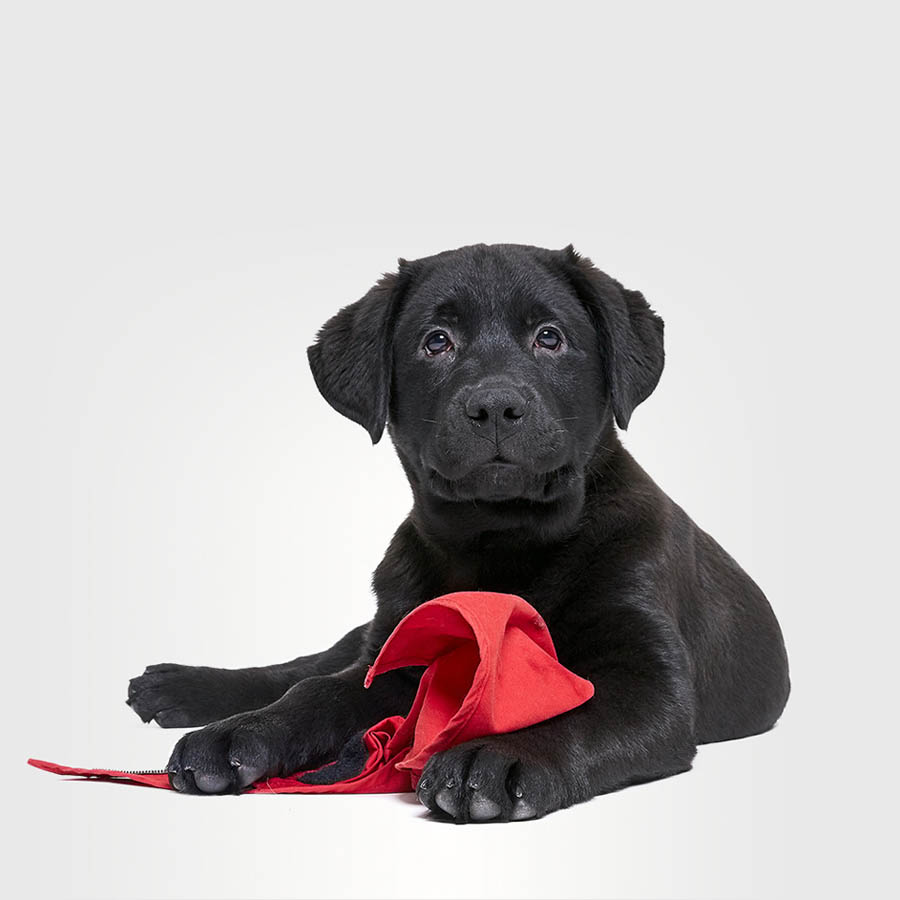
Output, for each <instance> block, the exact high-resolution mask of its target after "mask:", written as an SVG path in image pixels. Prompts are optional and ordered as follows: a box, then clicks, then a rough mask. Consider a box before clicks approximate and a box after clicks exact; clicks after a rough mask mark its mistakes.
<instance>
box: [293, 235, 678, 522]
mask: <svg viewBox="0 0 900 900" xmlns="http://www.w3.org/2000/svg"><path fill="white" fill-rule="evenodd" d="M662 332H663V323H662V320H661V319H659V318H658V317H657V316H656V315H655V314H654V313H653V312H652V311H651V310H650V307H649V306H648V305H647V303H646V301H645V300H644V298H643V297H642V296H641V295H640V294H639V293H636V292H634V291H628V290H626V289H625V288H623V287H622V286H621V285H620V284H619V283H618V282H616V281H614V280H613V279H612V278H610V277H608V276H607V275H605V274H603V273H602V272H600V271H599V270H598V269H596V268H595V267H594V266H593V264H592V263H591V261H590V260H588V259H586V258H584V257H580V256H579V255H578V254H577V253H576V252H575V251H574V250H573V249H572V247H571V246H570V247H566V248H565V249H564V250H560V251H550V250H543V249H540V248H537V247H526V246H519V245H509V244H500V245H493V246H486V245H477V246H472V247H463V248H461V249H459V250H453V251H450V252H447V253H440V254H438V255H436V256H431V257H427V258H424V259H420V260H416V261H413V262H407V261H405V260H400V266H399V271H398V272H397V273H396V274H392V275H386V276H385V277H384V278H383V279H382V280H381V281H380V282H378V284H376V285H375V287H373V288H372V289H371V290H370V291H369V293H368V294H366V296H365V297H363V298H362V299H361V300H359V301H358V302H356V303H354V304H352V305H350V306H347V307H345V308H344V309H342V310H341V311H340V312H339V313H338V314H337V315H336V316H335V317H334V318H332V319H331V320H330V321H329V322H327V323H326V324H325V325H324V327H323V328H322V329H321V331H320V332H319V335H318V339H317V341H316V343H315V344H314V345H313V346H312V347H310V349H309V360H310V365H311V367H312V371H313V375H314V377H315V379H316V383H317V385H318V387H319V390H320V391H321V392H322V394H323V395H324V397H325V399H326V400H327V401H328V402H329V403H330V404H331V405H332V406H333V407H334V408H335V409H336V410H338V412H340V413H342V414H344V415H345V416H348V417H349V418H351V419H353V420H354V421H355V422H358V423H359V424H361V425H362V426H363V427H365V428H366V429H367V431H368V432H369V434H370V435H371V437H372V440H373V442H377V441H378V440H379V439H380V438H381V435H382V433H383V431H384V428H385V424H386V423H387V424H388V426H389V429H390V434H391V437H392V439H393V441H394V443H395V445H396V447H397V449H398V452H399V453H400V456H401V459H402V460H403V463H404V466H405V467H406V470H407V474H408V475H409V476H410V478H411V480H412V481H413V486H414V489H415V488H416V487H418V488H420V489H422V490H425V491H427V492H429V493H430V494H431V495H433V496H436V497H439V498H441V499H443V500H447V501H456V500H460V501H472V500H475V501H483V502H485V503H489V504H503V503H510V502H521V501H528V502H529V503H531V504H535V503H538V504H540V503H544V504H548V505H549V504H553V503H554V502H557V501H559V499H560V498H561V497H564V496H565V495H566V494H567V493H570V492H571V491H572V490H573V488H574V487H577V486H578V485H580V484H581V482H582V479H583V474H584V469H585V467H586V465H587V463H588V462H589V460H590V459H591V457H592V456H593V454H594V453H595V451H596V449H597V446H598V443H599V442H600V440H601V436H602V434H603V433H604V431H605V430H607V429H609V428H611V423H612V419H613V418H615V421H616V422H617V423H618V425H619V427H621V428H625V427H627V425H628V421H629V419H630V417H631V413H632V411H633V410H634V408H635V407H636V406H637V405H638V404H639V403H640V402H641V401H643V400H645V399H646V398H647V397H648V396H649V395H650V393H651V392H652V391H653V389H654V388H655V387H656V383H657V381H658V380H659V377H660V374H661V372H662V367H663V337H662Z"/></svg>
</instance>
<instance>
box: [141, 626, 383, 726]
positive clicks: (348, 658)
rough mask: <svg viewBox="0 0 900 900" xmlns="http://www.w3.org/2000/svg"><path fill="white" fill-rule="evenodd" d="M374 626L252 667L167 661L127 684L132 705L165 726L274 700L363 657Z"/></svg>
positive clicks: (210, 718) (197, 721)
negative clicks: (305, 652)
mask: <svg viewBox="0 0 900 900" xmlns="http://www.w3.org/2000/svg"><path fill="white" fill-rule="evenodd" d="M368 631H369V625H368V624H367V625H360V626H359V627H358V628H354V629H353V631H351V632H349V633H348V634H346V635H344V637H342V638H341V639H340V640H339V641H338V642H337V643H336V644H335V645H334V646H333V647H331V648H329V649H328V650H323V651H322V652H321V653H313V654H311V655H309V656H301V657H298V658H297V659H294V660H291V662H287V663H280V664H278V665H274V666H259V667H254V668H249V669H215V668H211V667H209V666H181V665H177V664H175V663H162V664H161V665H155V666H148V667H147V668H146V669H144V673H143V674H142V675H138V676H137V677H136V678H132V679H131V681H130V682H129V683H128V700H127V703H128V705H129V706H130V707H131V708H132V709H133V710H134V711H135V712H136V713H137V714H138V715H139V716H140V717H141V719H142V720H143V721H144V722H149V721H151V720H154V721H155V722H157V724H159V725H160V726H162V727H163V728H187V727H191V726H195V725H206V724H207V723H208V722H216V721H218V720H219V719H224V718H226V717H227V716H233V715H235V714H236V713H242V712H248V711H249V710H253V709H261V708H262V707H264V706H267V705H268V704H270V703H273V702H274V701H275V700H277V699H278V698H279V697H281V696H282V694H284V692H285V691H287V690H288V688H290V687H291V686H292V685H295V684H297V682H299V681H302V680H303V679H304V678H310V677H311V676H313V675H330V674H332V673H334V672H340V671H341V670H342V669H344V668H346V667H347V666H349V665H351V664H352V663H353V662H354V661H355V660H356V659H358V658H359V656H360V653H361V652H362V650H363V647H364V644H365V640H366V635H367V634H368Z"/></svg>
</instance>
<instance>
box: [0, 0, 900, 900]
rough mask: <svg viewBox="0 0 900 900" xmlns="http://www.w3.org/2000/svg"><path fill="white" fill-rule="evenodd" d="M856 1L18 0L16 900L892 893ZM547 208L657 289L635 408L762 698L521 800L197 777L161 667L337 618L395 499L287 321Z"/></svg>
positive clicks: (14, 181) (13, 44) (877, 229)
mask: <svg viewBox="0 0 900 900" xmlns="http://www.w3.org/2000/svg"><path fill="white" fill-rule="evenodd" d="M892 24H893V23H891V22H890V21H889V19H888V15H887V13H886V7H885V8H877V7H874V6H872V7H867V6H866V5H853V6H852V7H851V6H849V5H848V6H845V7H844V8H840V7H839V6H832V5H827V7H823V6H815V7H812V6H811V7H809V8H808V9H807V8H804V7H801V6H794V5H791V4H787V5H779V6H778V7H777V9H776V8H775V7H772V9H771V10H767V9H764V8H760V7H759V6H758V5H756V4H753V5H746V6H744V7H738V6H733V5H730V4H728V5H718V4H716V5H709V6H691V5H685V4H677V5H674V4H659V5H652V4H635V5H631V6H629V7H628V8H627V10H623V9H621V8H618V7H617V6H616V7H612V6H610V7H607V6H605V5H602V4H566V3H555V4H553V5H552V6H551V5H550V4H543V5H531V4H515V5H513V4H509V5H506V4H500V3H497V4H487V5H479V6H475V5H473V6H469V5H466V4H458V5H454V7H453V8H452V9H451V8H450V7H449V6H447V5H440V6H439V5H416V6H413V5H409V6H407V5H400V4H358V5H357V4H351V5H347V4H343V5H335V6H332V7H329V8H328V10H321V9H316V10H313V9H312V5H306V4H292V5H280V4H272V5H269V4H265V5H259V4H253V5H250V4H247V5H240V6H231V5H227V4H214V5H204V4H171V5H170V4H161V5H155V6H153V7H144V6H131V5H125V6H123V5H120V4H113V5H109V6H101V5H95V4H77V5H71V4H65V5H59V6H49V5H42V4H37V5H35V4H28V5H21V6H20V7H19V8H18V9H17V10H11V9H6V10H5V11H4V13H3V24H2V27H0V68H2V73H0V74H2V78H0V84H2V92H3V105H4V110H5V112H4V120H5V125H6V129H5V130H6V138H5V139H4V142H3V147H2V149H0V153H2V154H3V157H4V163H3V166H2V171H0V178H2V180H3V196H4V198H5V199H4V201H3V203H2V206H3V210H2V212H0V215H2V249H3V256H4V262H3V265H2V272H0V278H2V282H3V284H2V291H0V303H2V322H3V326H2V328H0V342H2V348H0V365H2V370H3V371H2V376H3V377H2V382H0V383H2V390H3V407H2V408H3V419H2V426H0V427H2V429H3V440H2V453H3V466H2V469H0V472H2V474H0V477H2V481H3V484H2V529H3V531H2V537H3V540H2V544H0V546H2V548H3V563H2V568H0V574H2V579H3V588H2V598H3V603H4V610H5V612H4V628H3V634H4V645H5V651H4V654H3V665H4V686H5V687H4V701H3V705H4V710H5V713H4V729H3V731H4V737H3V741H2V743H0V746H2V751H3V769H4V772H5V775H6V779H7V782H8V787H7V791H6V799H5V807H6V814H5V816H4V819H5V821H6V829H7V837H6V839H5V840H4V841H3V853H4V856H6V855H7V854H8V856H9V858H8V860H7V861H6V862H5V863H4V871H5V872H6V873H7V874H6V876H5V880H6V881H7V883H8V884H9V885H10V889H11V890H12V889H13V888H14V892H15V893H16V894H17V895H21V896H46V897H51V896H52V897H62V896H76V897H145V896H146V897H150V896H165V897H232V896H254V897H267V896H278V897H290V896H303V897H324V896H327V897H354V896H379V897H463V896H465V897H482V896H490V897H526V896H527V897H551V896H553V897H576V896H577V897H617V896H629V897H643V896H660V897H679V896H704V897H707V896H708V897H712V896H766V897H770V896H785V897H798V896H812V895H815V896H819V897H824V896H846V895H848V894H850V893H853V894H856V895H864V896H876V895H880V894H881V895H884V894H888V893H891V892H892V890H893V889H894V888H895V887H896V875H895V873H894V871H893V869H892V867H891V857H890V854H891V853H892V852H893V841H891V840H890V838H891V832H892V831H893V830H894V829H895V823H894V817H893V814H892V810H893V809H894V808H895V805H896V799H897V797H896V786H895V782H896V779H895V778H894V777H893V774H892V773H893V772H894V771H895V760H894V754H895V748H896V743H895V738H896V725H895V715H896V713H895V708H896V698H895V696H894V694H895V691H894V690H893V686H894V685H896V675H895V671H894V665H895V660H896V652H895V647H896V628H897V625H898V616H897V578H896V574H895V572H894V568H895V565H896V558H897V553H896V548H895V543H896V536H897V524H896V520H895V515H894V511H895V509H896V493H895V487H896V481H895V477H894V474H893V470H894V467H895V463H896V453H897V446H896V443H895V442H894V435H893V432H894V430H895V419H896V396H895V394H896V387H897V378H896V370H895V366H894V363H893V359H894V357H893V354H892V352H891V350H892V348H893V347H894V346H895V342H896V340H897V335H896V323H897V312H896V310H897V306H896V304H897V287H896V274H895V271H894V269H895V260H894V257H895V255H896V246H897V234H896V203H897V191H896V188H897V184H896V178H895V165H896V158H897V151H898V147H897V140H896V130H895V120H896V117H895V115H894V114H893V112H891V109H892V106H893V104H892V99H893V98H892V96H891V94H892V89H891V84H892V81H893V82H895V79H896V75H897V71H896V64H895V62H894V59H893V49H894V48H893V45H892V44H891V42H890V35H891V31H892V27H891V26H892ZM478 241H486V242H493V241H512V242H523V243H534V244H540V245H545V246H550V247H561V246H563V245H565V244H567V243H568V242H570V241H572V242H574V243H575V245H576V247H577V248H578V249H579V250H580V251H582V252H584V253H587V254H588V255H590V256H591V257H592V258H594V259H595V261H596V262H597V263H598V264H599V265H600V266H601V267H602V268H604V269H605V270H607V271H608V272H610V273H611V274H613V275H614V276H616V277H617V278H619V279H620V280H622V281H623V282H624V283H625V284H626V285H628V286H630V287H634V288H638V289H640V290H642V291H643V292H644V293H645V294H646V296H647V297H648V298H649V300H650V302H651V303H652V304H653V305H654V306H655V308H656V309H657V310H658V311H659V312H660V314H661V315H662V316H663V317H664V318H665V320H666V323H667V329H666V339H667V351H668V361H667V366H666V370H665V372H664V374H663V378H662V382H661V384H660V386H659V389H658V390H657V392H656V393H655V394H654V395H653V397H652V398H651V399H650V400H649V401H648V402H647V403H646V404H645V405H644V406H643V407H641V408H640V409H638V410H637V412H636V413H635V415H634V418H633V420H632V425H631V428H630V430H629V431H628V433H627V435H626V436H625V438H624V439H625V442H626V444H627V446H628V447H629V448H630V449H631V450H632V451H633V452H634V454H635V455H636V456H637V458H638V460H639V461H640V462H641V463H642V464H643V465H644V466H645V468H646V469H647V470H648V471H649V472H650V473H651V474H652V475H653V476H654V477H655V478H656V479H657V480H658V482H659V484H660V485H661V486H662V487H663V488H664V489H665V490H666V491H668V492H669V494H670V495H671V496H672V497H673V498H674V499H675V500H676V501H678V502H679V503H681V504H682V505H683V506H684V507H685V508H686V509H687V511H688V512H689V513H690V514H691V515H692V516H693V517H694V518H695V519H696V521H697V522H698V523H699V524H700V525H701V526H702V527H704V528H705V529H707V530H708V531H710V532H711V533H712V534H713V535H714V536H715V537H716V538H717V539H718V540H719V541H720V542H721V543H722V544H723V545H724V547H725V548H726V549H728V550H729V551H730V552H731V553H732V554H733V555H734V556H735V557H736V558H737V559H738V560H739V561H740V562H741V564H742V565H744V566H745V568H746V569H747V571H748V572H750V574H751V575H752V576H753V577H754V578H755V579H756V580H757V581H758V582H759V583H760V585H761V586H762V587H763V589H764V590H765V591H766V593H767V594H768V596H769V598H770V599H771V601H772V604H773V606H774V608H775V610H776V612H777V614H778V616H779V618H780V620H781V623H782V626H783V629H784V632H785V636H786V640H787V645H788V649H789V652H790V656H791V663H792V670H793V682H794V694H793V697H792V699H791V702H790V704H789V706H788V709H787V712H786V714H785V716H784V718H783V720H782V722H781V724H780V725H779V726H778V727H777V728H776V730H775V731H774V732H772V733H770V734H768V735H765V736H762V737H759V738H755V739H751V740H747V741H743V742H739V743H734V744H728V745H719V746H714V747H707V748H703V749H701V751H700V753H699V756H698V757H697V760H696V765H695V769H694V771H693V772H692V773H690V774H687V775H683V776H679V777H678V778H674V779H670V780H668V781H664V782H659V783H657V784H651V785H645V786H642V787H639V788H634V789H631V790H628V791H624V792H621V793H619V794H615V795H612V796H609V797H601V798H599V799H596V800H594V801H593V802H591V803H589V804H586V805H584V806H582V807H579V808H577V809H575V810H571V811H568V812H563V813H559V814H557V815H554V816H551V817H549V818H548V819H546V820H543V821H540V822H535V823H523V824H520V825H513V826H487V827H472V828H468V827H467V828H458V827H450V826H445V825H441V824H436V823H433V822H430V821H428V820H427V819H425V818H423V816H422V811H421V808H420V807H418V806H417V805H416V804H415V803H414V802H412V801H410V800H409V798H406V799H404V798H398V797H300V798H289V797H280V798H279V797H245V798H233V797H225V798H190V797H188V798H185V797H179V796H175V795H170V794H167V793H164V792H154V791H148V790H139V789H137V788H134V789H128V788H122V787H117V786H107V785H86V784H79V783H72V782H66V781H63V780H59V779H55V778H54V777H52V776H49V775H46V774H43V773H39V772H37V771H35V770H31V769H26V768H25V766H24V760H25V758H26V757H27V756H39V757H45V758H50V759H54V760H58V761H61V762H66V763H72V764H81V765H98V766H123V767H127V768H141V767H151V768H152V767H157V766H161V765H164V764H165V761H166V759H167V757H168V753H169V750H170V748H171V745H172V744H173V742H174V740H175V739H176V738H177V736H178V732H174V733H173V732H163V731H161V730H160V729H158V728H156V727H155V726H146V727H145V726H142V725H141V724H140V723H139V722H138V720H137V718H136V717H134V716H133V714H132V713H131V712H130V711H129V710H128V709H127V708H126V707H125V705H124V703H123V701H124V698H125V688H126V682H127V679H128V678H129V677H131V676H132V675H135V674H138V673H139V672H140V671H141V670H142V668H143V667H144V666H145V665H147V664H150V663H156V662H162V661H178V662H192V663H202V664H211V665H225V666H229V665H234V666H238V665H252V664H263V663H269V662H275V661H278V660H283V659H287V658H290V657H292V656H295V655H297V654H298V653H301V652H304V651H314V650H318V649H321V648H323V647H325V646H327V645H328V644H330V643H331V642H332V641H333V640H334V639H335V638H336V637H337V636H339V635H340V634H343V632H344V631H346V630H347V629H349V628H350V627H352V626H353V625H356V624H358V623H360V622H363V621H365V620H367V618H368V617H369V616H370V615H371V611H372V604H373V601H372V598H371V596H370V593H369V587H368V584H369V578H370V574H371V571H372V569H373V568H374V566H375V565H376V564H377V562H378V561H379V559H380V555H381V553H382V552H383V550H384V548H385V546H386V545H387V542H388V540H389V539H390V537H391V534H392V532H393V529H394V528H395V527H396V525H397V524H398V523H399V522H400V521H401V519H402V517H403V516H404V515H405V513H406V511H407V509H408V507H409V503H410V497H409V492H408V489H407V487H406V485H405V482H404V479H403V477H402V473H401V470H400V467H399V464H398V463H397V462H396V460H395V458H394V456H393V454H392V451H391V448H390V445H389V442H388V441H384V442H383V443H382V444H381V445H379V446H378V447H377V448H375V449H373V448H372V447H371V446H370V443H369V440H368V437H367V436H366V434H365V433H364V432H363V430H362V429H360V428H358V427H357V426H355V425H353V424H351V423H350V422H348V421H345V420H342V419H341V418H340V417H339V416H338V415H337V414H336V413H334V412H333V411H332V410H331V409H330V408H329V407H328V406H327V405H326V404H325V402H324V401H323V400H322V399H321V398H320V397H319V396H318V394H317V392H316V390H315V387H314V385H313V381H312V377H311V376H310V374H309V371H308V369H307V367H306V362H305V354H304V351H305V347H306V345H307V344H308V343H309V342H310V341H311V340H312V338H313V336H314V333H315V330H316V329H317V327H318V326H319V325H320V324H321V323H322V322H323V321H324V320H325V319H326V318H327V317H328V316H329V315H331V314H332V313H333V312H334V311H335V310H336V309H337V308H338V307H340V306H341V305H342V304H344V303H347V302H350V301H352V300H355V299H357V298H358V297H359V296H361V295H362V294H363V293H364V292H365V291H366V289H367V288H368V287H369V285H370V284H371V283H372V282H373V281H374V280H375V279H376V278H377V277H378V276H379V274H380V273H381V272H383V271H385V270H389V269H391V268H392V266H393V265H394V262H395V259H396V257H397V256H400V255H402V256H405V257H410V258H413V257H416V256H421V255H426V254H430V253H433V252H437V251H439V250H442V249H446V248H450V247H455V246H459V245H461V244H466V243H472V242H478Z"/></svg>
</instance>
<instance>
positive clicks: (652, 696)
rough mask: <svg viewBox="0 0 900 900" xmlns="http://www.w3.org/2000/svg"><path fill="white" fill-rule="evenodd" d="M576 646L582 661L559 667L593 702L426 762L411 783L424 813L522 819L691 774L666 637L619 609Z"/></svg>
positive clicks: (681, 657)
mask: <svg viewBox="0 0 900 900" xmlns="http://www.w3.org/2000/svg"><path fill="white" fill-rule="evenodd" d="M654 618H655V617H654ZM577 643H578V644H579V645H580V652H581V653H582V654H583V656H582V659H581V660H579V659H578V658H577V656H576V658H567V659H563V660H562V661H563V662H564V664H565V665H567V666H568V667H569V668H571V669H573V671H576V672H578V674H580V675H583V676H585V677H587V678H589V679H590V681H591V682H592V683H593V684H594V688H595V693H594V696H593V697H592V698H591V699H590V700H588V701H587V702H586V703H584V704H583V705H582V706H579V707H577V708H576V709H573V710H571V711H570V712H568V713H564V714H563V715H561V716H557V717H556V718H554V719H550V720H548V721H546V722H542V723H540V724H538V725H534V726H532V727H530V728H523V729H522V730H520V731H516V732H511V733H509V734H501V735H496V736H492V737H487V738H482V739H479V740H473V741H468V742H466V743H464V744H459V745H458V746H456V747H453V748H451V749H450V750H446V751H444V752H443V753H437V754H435V755H434V756H433V757H432V758H431V759H430V760H429V761H428V763H427V765H426V766H425V769H424V771H423V773H422V777H421V779H420V781H419V784H418V790H417V794H418V797H419V800H420V801H421V802H422V803H423V804H425V806H427V807H428V808H429V809H430V810H432V811H433V812H435V813H438V814H439V815H446V816H450V817H451V818H453V819H455V820H456V821H457V822H480V821H489V820H498V821H509V820H516V819H531V818H536V817H540V816H543V815H546V814H547V813H549V812H553V811H554V810H557V809H562V808H564V807H567V806H571V805H572V804H573V803H579V802H581V801H583V800H588V799H589V798H591V797H593V796H595V795H597V794H602V793H606V792H608V791H612V790H616V789H617V788H620V787H624V786H626V785H628V784H635V783H638V782H641V781H649V780H652V779H656V778H663V777H665V776H667V775H675V774H677V773H678V772H683V771H686V770H687V769H689V768H690V767H691V760H692V759H693V757H694V754H695V752H696V744H695V740H694V733H693V723H694V702H693V691H692V686H691V683H690V679H689V670H688V666H687V664H686V657H685V652H684V649H683V646H682V645H681V642H680V640H679V639H678V637H677V634H676V633H675V632H674V629H670V628H668V627H667V626H666V624H665V623H664V622H660V621H659V620H655V621H654V620H653V619H650V618H647V617H646V615H645V614H644V613H642V612H638V611H635V610H628V609H625V610H620V611H619V612H618V613H617V614H615V615H614V616H613V617H612V618H611V619H610V621H608V622H606V623H604V624H598V625H597V626H596V628H595V629H594V630H592V631H590V632H585V633H583V634H582V635H580V638H579V640H578V642H577Z"/></svg>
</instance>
